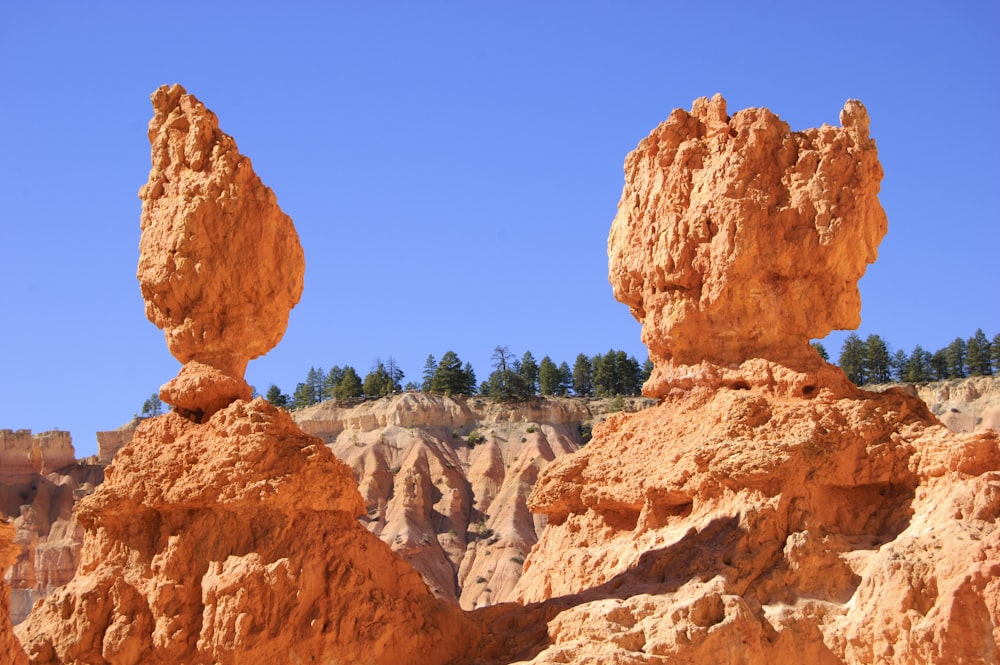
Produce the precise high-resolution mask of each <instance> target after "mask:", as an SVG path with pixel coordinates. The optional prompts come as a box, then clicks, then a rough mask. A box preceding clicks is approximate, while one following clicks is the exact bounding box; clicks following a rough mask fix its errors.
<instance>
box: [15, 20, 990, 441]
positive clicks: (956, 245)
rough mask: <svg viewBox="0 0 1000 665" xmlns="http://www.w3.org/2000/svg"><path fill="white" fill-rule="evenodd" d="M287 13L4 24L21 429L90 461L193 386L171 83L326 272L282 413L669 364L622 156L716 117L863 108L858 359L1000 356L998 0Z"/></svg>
mask: <svg viewBox="0 0 1000 665" xmlns="http://www.w3.org/2000/svg"><path fill="white" fill-rule="evenodd" d="M284 4H285V5H286V6H285V7H282V8H280V9H279V8H278V7H277V5H276V4H275V5H267V4H263V3H254V2H240V3H235V2H233V3H227V2H211V3H208V2H198V3H194V2H190V3H188V2H172V3H169V4H163V3H128V4H127V5H126V3H108V2H94V3H79V2H64V3H59V2H49V3H28V2H21V1H17V2H15V1H8V2H4V3H2V4H0V62H3V66H2V67H0V90H2V91H3V93H2V94H3V101H2V103H0V126H2V127H3V128H4V131H3V132H2V133H0V201H2V208H0V231H2V233H0V238H2V240H0V282H2V284H3V289H2V291H0V304H2V312H3V321H2V323H0V428H11V429H20V428H30V429H32V430H34V431H36V432H40V431H44V430H48V429H54V428H59V429H68V430H70V431H71V432H72V434H73V438H74V443H75V445H76V447H77V451H78V454H81V455H84V454H89V453H92V452H94V451H95V450H96V441H95V438H94V432H95V431H97V430H104V429H113V428H115V427H117V426H118V425H120V424H121V423H123V422H125V421H126V420H128V419H129V418H130V417H131V416H132V414H133V413H135V412H137V411H139V410H140V409H141V406H142V403H143V401H144V400H145V399H146V398H147V397H148V396H149V395H150V394H152V393H153V392H155V391H156V390H157V389H158V387H159V386H160V385H161V384H162V383H164V382H166V381H167V380H169V379H170V378H172V377H173V376H174V375H175V374H176V372H177V370H178V369H179V364H178V363H177V361H175V360H174V359H173V358H172V357H171V356H170V354H169V353H168V352H167V350H166V346H165V344H164V342H163V336H162V333H161V332H160V331H159V330H157V329H156V328H155V327H154V326H153V325H152V324H151V323H149V322H148V321H147V320H146V318H145V316H144V314H143V304H142V299H141V297H140V295H139V288H138V283H137V282H136V279H135V267H136V261H137V259H138V242H139V210H140V203H139V200H138V198H137V196H136V192H137V190H138V188H139V187H140V185H142V184H143V183H144V182H145V181H146V178H147V175H148V172H149V144H148V140H147V136H146V124H147V122H148V120H149V118H150V116H151V107H150V105H149V94H150V93H151V92H152V91H153V90H154V89H156V88H157V87H158V86H159V85H161V84H163V83H174V82H179V83H182V84H183V85H184V86H185V87H186V88H187V89H188V91H189V92H191V93H193V94H195V95H197V96H198V97H199V98H200V99H201V100H202V101H203V102H204V103H205V104H206V105H207V106H208V107H209V108H211V109H212V110H214V111H215V112H216V113H217V114H218V115H219V118H220V123H221V126H222V129H223V131H225V132H227V133H229V134H231V135H232V136H234V137H235V139H236V141H237V144H238V145H239V147H240V149H241V151H242V152H243V153H244V154H246V155H248V156H249V157H250V158H251V159H252V161H253V164H254V168H255V169H256V171H257V172H258V174H260V176H261V178H262V179H263V180H264V182H265V183H266V184H267V185H269V186H270V187H271V188H272V189H273V190H274V191H275V193H276V194H277V197H278V200H279V202H280V204H281V206H282V207H283V209H284V210H285V211H286V212H287V213H288V214H289V215H290V216H291V217H292V218H293V219H294V221H295V224H296V227H297V229H298V232H299V235H300V238H301V241H302V244H303V246H304V248H305V253H306V263H307V267H306V282H305V292H304V294H303V298H302V301H301V303H300V304H299V306H298V307H297V308H296V309H295V310H294V311H293V312H292V315H291V318H290V322H289V328H288V332H287V333H286V335H285V338H284V340H283V341H282V343H281V344H280V345H279V346H278V347H277V348H276V349H275V350H274V351H272V352H271V353H270V354H268V355H267V356H265V357H264V358H261V359H258V360H255V361H252V362H251V363H250V367H249V369H248V374H247V378H248V380H249V381H250V382H251V383H252V384H254V385H256V386H257V387H258V389H260V390H261V391H263V390H266V388H267V386H268V385H269V384H270V383H277V384H278V385H279V386H280V387H281V388H282V389H284V390H285V391H286V392H291V391H292V390H293V389H294V387H295V384H296V383H297V382H299V381H302V380H303V379H304V377H305V374H306V372H307V371H308V369H309V367H310V366H313V365H316V366H322V367H323V368H329V367H330V366H332V365H334V364H337V365H344V364H350V365H353V366H354V367H355V368H357V369H358V371H359V372H360V373H361V374H362V375H364V374H365V373H366V372H367V371H368V370H369V369H370V368H371V365H372V363H373V361H374V360H375V358H376V357H382V358H386V357H388V356H393V357H394V358H395V359H396V360H397V362H398V363H399V364H400V366H401V368H402V369H403V371H404V372H405V373H406V375H407V377H406V378H407V379H415V380H419V375H420V372H421V369H422V366H423V363H424V359H425V358H426V357H427V355H428V354H430V353H433V354H434V355H435V356H436V357H438V358H440V357H441V355H442V354H443V353H444V352H445V351H447V350H449V349H451V350H454V351H455V352H457V353H458V355H459V356H460V357H461V358H462V360H463V361H469V362H471V363H472V364H473V366H474V368H475V369H476V371H477V373H478V374H479V378H480V379H483V378H485V377H486V375H487V374H488V373H489V371H490V360H489V358H490V353H491V351H492V349H493V347H495V346H496V345H498V344H501V345H506V346H508V347H510V349H511V350H512V351H514V352H515V353H517V354H521V353H523V352H524V351H525V350H531V352H532V353H533V354H534V356H535V357H536V358H538V359H540V358H541V357H542V356H544V355H550V356H551V357H552V358H553V359H554V360H556V361H557V362H559V361H561V360H566V361H567V362H570V363H572V361H573V358H574V357H575V356H576V354H578V353H580V352H584V353H587V354H594V353H599V352H605V351H607V350H608V349H609V348H616V349H625V350H626V351H628V352H629V353H632V354H635V355H636V356H637V357H638V358H640V359H643V358H645V349H644V348H643V346H642V345H641V343H640V341H639V326H638V324H637V323H636V322H634V321H633V320H632V318H631V316H630V315H629V313H628V310H627V308H625V307H624V306H622V305H620V304H618V303H617V302H615V301H614V299H613V298H612V296H611V289H610V286H609V285H608V283H607V258H606V241H607V233H608V228H609V226H610V224H611V220H612V218H613V217H614V214H615V208H616V205H617V202H618V197H619V195H620V193H621V187H622V183H623V174H622V164H623V160H624V158H625V155H626V154H627V153H628V152H629V151H630V150H631V149H633V148H634V147H635V145H636V144H637V143H638V142H639V140H640V139H642V138H643V137H644V136H646V135H647V134H648V133H649V131H650V130H652V129H653V127H655V126H656V125H657V124H658V123H659V122H661V121H662V120H664V119H665V118H666V117H667V116H668V115H669V113H670V111H671V110H672V109H673V108H676V107H684V108H690V106H691V102H692V101H693V100H694V99H695V98H697V97H700V96H710V95H712V94H714V93H716V92H721V93H722V94H723V96H725V97H726V99H727V100H728V103H729V110H730V113H732V112H735V111H737V110H739V109H741V108H745V107H748V106H767V107H769V108H770V109H772V110H773V111H774V112H776V113H777V114H778V115H780V116H781V117H782V118H784V119H785V120H786V121H788V122H789V123H790V124H791V126H792V128H793V129H805V128H807V127H813V126H818V125H820V124H822V123H824V122H825V123H829V124H837V118H838V113H839V111H840V109H841V107H842V106H843V103H844V101H845V100H846V99H848V98H858V99H861V100H862V101H863V102H864V103H865V105H866V106H867V107H868V110H869V113H870V115H871V118H872V135H873V136H874V137H875V139H876V141H877V143H878V147H879V153H880V157H881V160H882V164H883V166H884V167H885V171H886V178H885V180H884V181H883V183H882V194H881V200H882V204H883V206H884V207H885V209H886V212H887V214H888V217H889V235H888V236H887V238H886V239H885V241H884V242H883V244H882V246H881V249H880V259H879V262H878V263H877V264H876V265H875V266H873V267H871V268H870V269H869V272H868V274H867V275H866V277H865V278H864V279H863V280H862V284H861V289H862V291H861V293H862V300H863V302H864V306H863V310H862V319H863V322H862V326H861V328H860V330H859V332H860V333H861V334H862V335H867V334H868V333H873V332H874V333H878V334H881V335H882V336H883V337H884V338H886V340H887V341H888V342H889V343H890V345H891V346H892V347H893V349H896V348H903V349H904V350H906V351H909V350H911V349H912V347H913V346H914V345H916V344H921V345H922V346H924V347H925V348H929V349H936V348H939V347H941V346H944V345H946V344H947V343H948V342H949V341H951V340H952V339H953V338H954V337H956V336H959V335H960V336H963V337H968V336H969V335H971V334H972V333H973V332H974V331H975V330H976V328H980V327H981V328H983V329H984V330H985V332H986V333H987V335H989V336H990V337H991V338H992V337H993V335H995V334H996V333H998V332H1000V313H998V312H1000V307H998V305H1000V297H998V295H997V270H998V269H997V248H998V247H1000V233H998V224H997V222H998V219H997V206H996V203H995V200H994V199H995V197H996V195H997V194H998V192H1000V159H998V158H997V155H998V154H1000V139H998V132H997V131H996V127H995V124H996V119H995V117H994V116H993V112H994V111H995V110H996V109H997V108H998V107H1000V75H998V69H997V65H996V63H998V62H1000V39H998V38H997V35H998V34H1000V5H998V4H997V3H995V2H950V3H942V4H927V3H920V2H915V3H908V4H907V5H906V6H905V8H900V7H899V6H898V5H897V6H895V7H890V6H889V3H874V2H852V1H846V2H838V3H822V4H820V3H802V2H796V3H773V2H769V3H757V2H733V3H725V2H719V3H672V2H632V3H624V2H622V3H611V2H605V3H596V2H545V3H535V2H530V3H529V2H506V3H483V2H468V3H458V2H428V3H391V2H382V3H339V2H328V3H284ZM695 4H700V5H702V6H699V7H694V6H693V5H695ZM842 339H843V334H835V335H833V336H831V338H829V340H828V342H827V346H828V348H829V349H830V350H831V352H832V354H833V355H834V357H836V354H837V351H838V350H839V346H840V343H841V341H842Z"/></svg>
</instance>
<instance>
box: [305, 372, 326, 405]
mask: <svg viewBox="0 0 1000 665" xmlns="http://www.w3.org/2000/svg"><path fill="white" fill-rule="evenodd" d="M325 383H326V375H325V374H324V373H323V368H322V367H318V368H317V367H310V368H309V372H307V373H306V381H305V384H306V388H307V389H308V391H309V403H310V404H318V403H319V402H322V401H323V392H324V384H325Z"/></svg>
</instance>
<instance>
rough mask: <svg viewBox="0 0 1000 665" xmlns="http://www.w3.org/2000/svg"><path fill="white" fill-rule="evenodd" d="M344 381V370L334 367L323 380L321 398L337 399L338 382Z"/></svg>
mask: <svg viewBox="0 0 1000 665" xmlns="http://www.w3.org/2000/svg"><path fill="white" fill-rule="evenodd" d="M343 380H344V370H343V369H341V368H340V367H339V366H337V365H334V366H333V367H332V368H331V369H330V371H329V372H328V373H327V375H326V379H324V380H323V397H324V399H336V397H337V386H338V385H340V382H341V381H343Z"/></svg>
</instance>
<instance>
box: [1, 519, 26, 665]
mask: <svg viewBox="0 0 1000 665" xmlns="http://www.w3.org/2000/svg"><path fill="white" fill-rule="evenodd" d="M19 555H20V548H19V547H18V546H17V545H14V527H13V525H11V524H8V523H7V522H6V521H4V520H2V519H0V662H3V663H8V664H9V665H27V662H28V657H27V656H26V655H25V653H24V649H22V648H21V643H20V642H18V641H17V638H16V637H15V636H14V628H13V626H12V625H11V620H10V611H9V607H10V605H9V598H10V589H9V588H8V587H7V583H6V581H5V577H6V575H5V573H6V572H7V567H8V566H10V565H11V564H12V563H14V562H15V561H16V560H17V557H18V556H19Z"/></svg>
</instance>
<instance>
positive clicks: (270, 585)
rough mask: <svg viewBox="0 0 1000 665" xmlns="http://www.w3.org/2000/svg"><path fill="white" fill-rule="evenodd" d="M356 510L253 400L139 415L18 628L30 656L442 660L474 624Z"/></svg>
mask: <svg viewBox="0 0 1000 665" xmlns="http://www.w3.org/2000/svg"><path fill="white" fill-rule="evenodd" d="M363 511H364V506H363V503H362V500H361V497H360V495H359V494H358V491H357V489H356V486H355V484H354V479H353V477H352V475H351V473H350V470H349V469H348V468H347V467H346V466H345V465H344V464H342V463H341V462H339V461H338V460H337V459H336V458H335V457H334V456H333V454H332V453H331V452H330V451H329V449H328V448H327V447H326V446H325V445H324V444H323V442H322V441H321V440H319V439H316V438H314V437H311V436H308V435H306V434H304V433H302V432H301V430H299V429H298V428H297V427H296V426H295V424H294V423H293V422H292V420H291V417H290V416H288V414H287V413H285V412H284V411H281V410H279V409H276V408H274V407H271V406H270V405H269V404H267V403H266V402H265V401H263V400H261V399H257V400H254V401H252V402H245V401H242V400H238V401H236V402H234V403H233V404H231V405H230V406H228V407H226V408H224V409H221V410H220V411H217V412H216V413H215V414H214V415H213V416H212V417H210V418H209V419H208V420H207V421H206V422H205V423H203V424H197V423H194V422H192V421H191V420H189V419H186V418H184V417H182V416H180V415H179V414H175V413H170V414H167V415H165V416H161V417H159V418H153V419H150V420H147V421H144V422H143V423H142V424H141V425H140V427H139V429H138V430H137V432H136V434H135V437H134V438H133V440H132V442H131V443H130V444H128V445H127V446H126V447H125V448H123V449H122V450H120V451H119V452H118V454H117V455H116V457H115V461H114V463H113V464H112V465H111V466H110V467H109V468H108V469H107V480H106V481H105V482H104V484H102V485H101V486H100V487H99V488H98V490H97V491H96V492H95V493H94V494H93V495H91V496H89V497H87V498H85V499H84V500H82V501H81V502H80V504H79V506H78V516H77V519H78V520H79V521H80V522H81V523H82V524H83V525H84V527H85V528H86V533H87V535H86V537H85V540H84V548H83V560H82V562H81V565H80V569H79V571H78V573H77V576H76V577H75V578H74V579H73V580H72V581H71V582H70V583H69V584H67V585H66V586H64V587H62V588H60V589H58V590H56V591H55V592H54V593H53V594H52V595H50V596H49V597H48V598H47V599H46V600H45V602H44V604H43V605H41V606H40V607H39V608H37V609H36V610H35V611H34V612H33V613H32V614H31V616H30V617H29V618H28V620H27V621H25V622H24V623H23V624H21V625H20V626H19V627H18V633H19V636H20V638H21V640H22V642H23V644H24V645H25V648H26V650H27V651H28V653H29V655H30V656H31V659H32V662H34V663H56V662H86V663H102V662H114V663H118V662H127V663H178V662H218V663H264V662H293V661H294V660H295V659H296V658H297V659H300V661H301V662H322V661H323V659H324V658H325V659H327V660H330V659H332V660H334V661H339V662H372V663H395V662H408V659H409V658H410V657H411V656H407V654H412V653H419V652H423V651H426V652H428V653H430V652H433V653H434V654H435V656H434V658H437V660H434V659H432V660H431V661H428V662H441V663H444V662H448V661H449V660H451V659H452V658H453V657H454V655H455V654H456V653H460V652H462V651H463V650H465V649H468V648H469V642H470V640H474V639H475V638H476V636H477V635H478V632H477V630H476V629H475V627H474V626H473V625H472V624H471V622H470V621H469V620H468V619H466V618H464V617H463V616H462V615H461V613H460V611H459V610H458V608H455V607H454V606H453V605H450V604H447V603H444V602H443V601H439V600H437V599H436V598H434V597H433V596H432V595H431V594H430V592H429V591H428V590H427V588H426V586H425V585H424V583H423V581H422V579H421V578H420V575H419V574H418V573H416V572H415V571H414V570H413V569H412V568H410V567H409V566H408V565H407V564H406V563H404V562H403V561H402V560H400V559H399V558H398V557H396V556H395V555H393V554H392V553H391V552H390V551H389V549H388V548H387V547H385V545H384V544H383V543H381V542H380V541H379V540H378V539H377V538H376V537H375V536H374V535H372V534H371V533H369V532H368V531H367V530H366V529H364V527H362V526H361V525H360V524H359V523H358V522H357V516H358V515H360V514H362V513H363ZM414 650H416V651H414ZM410 662H413V661H410Z"/></svg>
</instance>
